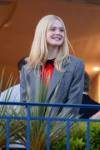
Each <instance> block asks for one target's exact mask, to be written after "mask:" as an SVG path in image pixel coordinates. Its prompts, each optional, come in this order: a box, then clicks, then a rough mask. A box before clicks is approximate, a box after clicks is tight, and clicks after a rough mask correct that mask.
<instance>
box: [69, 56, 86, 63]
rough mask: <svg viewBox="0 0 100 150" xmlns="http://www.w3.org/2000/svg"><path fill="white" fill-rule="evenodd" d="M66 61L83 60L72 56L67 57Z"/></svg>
mask: <svg viewBox="0 0 100 150" xmlns="http://www.w3.org/2000/svg"><path fill="white" fill-rule="evenodd" d="M68 60H69V62H83V60H82V59H81V58H78V57H76V56H72V55H69V56H68Z"/></svg>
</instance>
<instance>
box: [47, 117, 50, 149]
mask: <svg viewBox="0 0 100 150" xmlns="http://www.w3.org/2000/svg"><path fill="white" fill-rule="evenodd" d="M49 149H50V117H48V119H47V150H49Z"/></svg>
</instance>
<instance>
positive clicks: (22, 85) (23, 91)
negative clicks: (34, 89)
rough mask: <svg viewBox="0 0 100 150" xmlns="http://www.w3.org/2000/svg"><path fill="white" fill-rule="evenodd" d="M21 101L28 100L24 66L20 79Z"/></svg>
mask: <svg viewBox="0 0 100 150" xmlns="http://www.w3.org/2000/svg"><path fill="white" fill-rule="evenodd" d="M20 101H21V102H25V101H27V84H26V77H25V68H24V66H23V67H22V69H21V79H20Z"/></svg>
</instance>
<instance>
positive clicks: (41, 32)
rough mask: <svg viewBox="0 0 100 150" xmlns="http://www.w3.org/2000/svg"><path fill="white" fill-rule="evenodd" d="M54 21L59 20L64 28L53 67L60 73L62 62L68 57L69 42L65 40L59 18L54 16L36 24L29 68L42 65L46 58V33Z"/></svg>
mask: <svg viewBox="0 0 100 150" xmlns="http://www.w3.org/2000/svg"><path fill="white" fill-rule="evenodd" d="M55 20H59V21H60V22H61V24H62V26H63V28H64V32H65V39H64V42H63V44H62V45H61V46H59V50H58V52H57V57H56V59H55V62H54V65H55V68H56V69H57V70H58V71H62V70H63V69H62V62H63V60H64V59H65V58H67V56H68V55H69V46H68V44H69V41H68V39H67V34H66V29H65V25H64V23H63V21H62V19H61V18H59V17H58V16H55V15H47V16H44V17H43V18H42V19H41V20H40V21H39V23H38V25H37V27H36V30H35V36H34V40H33V43H32V47H31V52H30V56H29V57H30V62H29V68H36V67H37V66H40V65H43V63H45V62H46V60H47V58H48V47H47V42H46V32H47V30H48V28H50V26H52V24H53V23H54V21H55Z"/></svg>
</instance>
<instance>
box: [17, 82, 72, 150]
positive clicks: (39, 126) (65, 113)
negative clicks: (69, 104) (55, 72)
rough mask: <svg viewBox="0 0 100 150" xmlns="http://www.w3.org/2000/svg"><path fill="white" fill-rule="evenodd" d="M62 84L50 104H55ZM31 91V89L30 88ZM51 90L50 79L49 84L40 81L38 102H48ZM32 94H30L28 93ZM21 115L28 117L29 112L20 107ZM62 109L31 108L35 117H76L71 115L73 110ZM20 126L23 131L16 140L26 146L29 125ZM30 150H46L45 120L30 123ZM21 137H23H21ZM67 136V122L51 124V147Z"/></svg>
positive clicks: (37, 86) (37, 87)
mask: <svg viewBox="0 0 100 150" xmlns="http://www.w3.org/2000/svg"><path fill="white" fill-rule="evenodd" d="M59 85H60V83H59V84H58V86H57V87H56V89H55V92H54V94H53V96H52V98H51V100H50V102H52V103H55V98H56V93H57V91H58V88H59ZM28 90H29V87H28ZM48 90H49V79H48V80H47V84H46V85H45V84H44V82H42V81H40V80H39V79H38V80H37V81H36V99H35V101H36V102H47V97H48ZM28 93H30V92H28ZM28 101H30V95H28ZM20 108H21V109H20V110H19V111H20V113H19V115H22V116H27V110H26V108H24V107H20ZM59 109H60V108H55V107H42V106H41V107H38V106H37V107H36V106H35V107H33V106H32V107H31V116H35V117H39V116H40V117H49V116H50V117H59V118H63V117H68V118H71V117H73V116H74V115H73V114H70V111H71V108H67V109H66V108H63V109H62V110H61V111H59ZM19 126H21V127H22V129H21V130H20V131H19V132H18V133H17V134H16V138H17V139H18V140H20V142H21V143H23V144H24V145H25V146H26V144H27V140H26V137H27V135H26V134H27V133H26V130H27V124H26V121H24V120H23V121H21V120H20V121H19ZM30 130H31V134H30V149H31V150H41V149H42V150H45V149H46V142H47V122H46V121H43V120H31V121H30ZM19 135H21V136H19ZM65 136H66V122H65V121H62V122H61V121H51V123H50V145H51V146H52V145H53V144H55V143H56V142H57V141H59V140H60V139H61V138H62V137H65Z"/></svg>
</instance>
